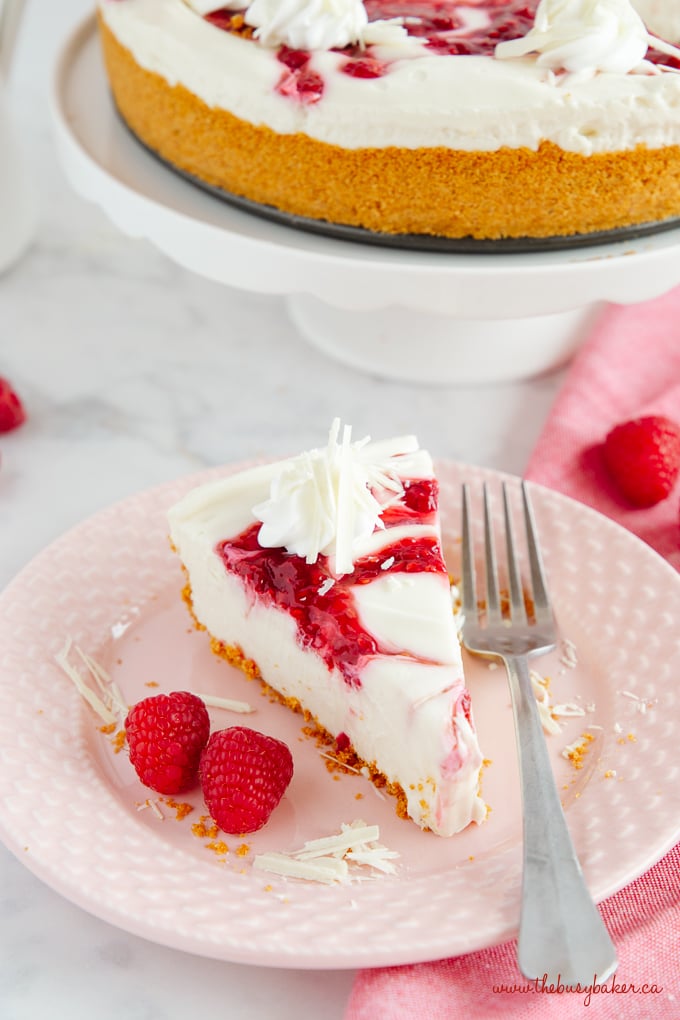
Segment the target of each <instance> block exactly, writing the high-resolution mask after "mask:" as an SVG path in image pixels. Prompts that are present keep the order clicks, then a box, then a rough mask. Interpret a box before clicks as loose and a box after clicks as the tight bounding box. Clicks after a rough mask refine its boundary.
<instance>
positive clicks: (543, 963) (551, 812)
mask: <svg viewBox="0 0 680 1020" xmlns="http://www.w3.org/2000/svg"><path fill="white" fill-rule="evenodd" d="M522 498H523V510H524V522H525V530H526V539H527V549H528V554H529V573H530V575H531V591H527V595H528V598H529V599H530V600H531V602H532V603H533V611H532V614H531V616H532V617H533V619H530V618H529V617H528V615H527V610H526V604H525V599H524V594H523V588H522V580H521V576H520V569H519V565H518V557H517V552H516V544H515V537H514V531H513V525H512V514H511V510H510V499H509V495H508V487H507V485H506V484H504V485H503V511H504V521H505V536H506V548H507V578H508V589H509V605H510V609H509V616H508V617H507V618H506V617H504V615H503V610H502V606H501V596H500V590H499V581H498V567H497V559H496V552H495V542H494V535H493V527H492V519H491V504H490V497H489V491H488V487H487V486H486V485H485V486H484V551H485V561H486V562H485V571H484V572H485V606H484V611H483V612H480V608H479V603H478V601H477V587H476V583H475V566H474V552H473V541H472V527H471V513H470V493H469V488H468V486H467V485H464V486H463V568H462V575H463V576H462V599H463V613H464V623H463V630H462V638H463V644H464V646H465V647H466V648H467V649H468V650H469V651H470V652H473V653H475V654H482V655H494V656H498V658H500V659H502V660H503V662H504V663H505V666H506V669H507V673H508V679H509V682H510V692H511V696H512V707H513V712H514V717H515V732H516V737H517V754H518V758H519V772H520V783H521V787H522V805H523V830H524V854H523V873H522V904H521V912H520V924H519V941H518V949H517V959H518V963H519V968H520V970H521V972H522V974H524V976H525V977H527V978H529V979H530V980H534V979H539V980H541V979H543V978H545V980H546V981H547V982H549V983H551V984H557V983H558V982H560V981H561V982H562V984H563V985H564V986H575V985H576V984H580V985H581V987H583V986H584V985H590V984H591V983H593V982H594V981H597V982H598V983H601V982H603V981H606V980H607V978H608V977H610V976H611V975H612V974H613V973H614V972H615V970H616V966H617V959H616V950H615V949H614V945H613V943H612V941H611V939H610V937H609V935H608V933H607V929H606V928H605V926H604V923H603V921H602V918H601V917H600V914H599V912H598V910H597V907H596V906H595V904H594V902H593V900H592V898H591V896H590V893H589V892H588V888H587V886H586V883H585V880H584V878H583V873H582V871H581V867H580V864H579V862H578V858H577V856H576V853H575V850H574V847H573V844H572V841H571V837H570V835H569V830H568V828H567V824H566V821H565V818H564V814H563V812H562V805H561V804H560V799H559V795H558V793H557V787H556V786H555V781H554V778H553V773H552V767H551V764H550V759H549V757H548V750H547V746H546V743H545V738H544V736H543V730H542V727H541V721H540V717H539V714H538V707H537V705H536V698H535V695H534V692H533V689H532V684H531V678H530V675H529V657H530V656H532V655H540V654H541V653H544V652H548V651H550V650H551V649H553V648H555V646H556V643H557V629H556V626H555V620H554V616H553V611H552V608H551V605H550V598H549V595H548V589H547V585H546V581H545V573H544V569H543V564H542V559H541V553H540V549H539V545H538V540H537V536H536V526H535V523H534V515H533V511H532V508H531V504H530V501H529V493H528V489H527V486H526V483H524V482H523V483H522Z"/></svg>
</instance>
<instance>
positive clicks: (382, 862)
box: [253, 819, 399, 884]
mask: <svg viewBox="0 0 680 1020" xmlns="http://www.w3.org/2000/svg"><path fill="white" fill-rule="evenodd" d="M379 836H380V830H379V828H378V826H377V825H366V823H365V822H362V821H361V820H359V819H357V820H355V821H354V822H352V823H351V825H347V824H343V825H342V827H341V831H340V832H337V833H333V834H332V835H331V836H322V837H321V838H320V839H312V840H308V841H307V842H306V843H305V844H304V846H303V847H302V848H301V849H300V850H296V851H294V852H293V853H290V854H284V853H277V852H270V853H264V854H258V855H257V857H255V858H254V859H253V867H255V868H257V869H258V870H259V871H270V872H272V873H273V874H276V875H283V876H285V877H288V878H302V879H306V880H308V881H311V882H323V883H325V884H331V883H333V882H347V881H349V880H350V878H351V877H352V876H351V875H350V869H349V865H350V864H355V865H357V866H359V867H362V868H363V867H369V868H373V869H375V870H376V871H381V872H382V873H383V874H394V872H395V871H396V868H395V865H394V864H393V863H392V862H393V861H394V860H395V859H396V858H397V857H398V856H399V854H398V853H397V852H396V851H394V850H388V848H387V847H385V846H382V845H381V844H380V843H378V842H377V840H378V838H379Z"/></svg>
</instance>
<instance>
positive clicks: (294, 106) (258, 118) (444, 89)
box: [100, 0, 680, 155]
mask: <svg viewBox="0 0 680 1020" xmlns="http://www.w3.org/2000/svg"><path fill="white" fill-rule="evenodd" d="M652 3H653V0H636V6H638V7H641V8H642V9H643V10H642V13H643V14H644V13H645V9H646V8H647V7H651V5H652ZM100 10H101V13H102V16H103V18H104V21H105V23H106V24H107V26H108V27H109V28H110V30H111V31H112V32H113V34H114V35H115V36H116V37H117V39H118V40H119V42H120V43H122V45H123V46H125V47H126V48H127V49H128V50H130V52H131V53H132V54H133V56H134V58H135V60H136V61H137V63H139V64H140V65H141V66H142V67H144V68H145V69H146V70H148V71H153V72H156V73H157V74H159V75H161V76H162V77H163V78H165V80H166V81H167V82H168V83H169V84H171V85H175V84H177V83H180V84H182V85H184V86H185V87H186V88H187V89H188V90H189V91H190V92H192V93H193V94H194V95H196V96H198V97H199V98H200V99H202V100H203V101H204V102H205V103H206V104H207V105H208V106H210V107H216V108H222V109H225V110H228V111H229V112H231V113H233V114H235V115H236V116H237V117H239V118H241V119H243V120H245V121H249V122H250V123H252V124H255V125H264V126H267V127H270V128H272V129H273V130H274V131H277V132H279V133H283V134H288V133H295V132H303V133H305V134H307V135H309V136H310V137H312V138H315V139H317V140H319V141H324V142H328V143H331V144H335V145H339V146H342V147H344V148H349V149H354V148H364V147H383V146H390V145H394V146H401V147H406V148H419V147H433V146H445V147H449V148H453V149H461V150H465V151H493V150H497V149H499V148H501V147H502V146H508V147H511V148H518V147H526V148H529V149H533V150H535V149H537V148H538V146H539V145H540V143H541V142H542V141H550V142H553V143H555V144H556V145H558V146H560V147H561V148H562V149H565V150H567V151H569V152H575V153H581V154H584V155H590V154H592V153H597V152H610V151H617V150H626V149H633V148H635V147H636V146H637V145H641V144H644V145H646V146H648V147H650V148H660V147H663V146H667V145H675V144H680V75H679V74H672V73H658V74H614V73H600V74H597V75H595V76H594V77H592V78H590V79H588V80H587V81H578V80H577V81H574V82H571V83H566V84H561V85H560V84H556V82H555V78H554V75H553V74H552V73H551V72H550V71H549V70H546V69H544V68H541V67H540V66H539V64H538V63H537V61H536V59H535V58H534V57H532V56H527V57H522V58H520V59H517V60H496V59H494V58H493V57H482V56H431V55H429V54H428V51H426V50H425V49H424V48H423V49H421V48H420V47H418V46H415V47H414V46H413V45H412V42H411V44H410V45H409V46H408V47H406V46H404V47H400V46H399V45H396V46H388V47H381V48H378V55H379V56H380V57H382V58H384V59H389V60H390V61H392V60H394V62H393V63H391V65H390V67H389V70H388V73H387V74H385V75H384V76H383V77H380V78H374V79H358V78H353V77H350V76H348V75H346V74H343V73H341V72H340V71H339V67H340V66H341V65H342V63H343V62H344V59H345V58H344V57H343V56H342V55H341V54H339V53H337V52H333V51H322V50H319V51H315V52H314V53H312V56H311V60H310V64H309V67H310V69H312V70H313V71H316V72H318V73H319V74H320V75H321V77H322V79H323V81H324V92H323V96H322V98H321V100H320V101H319V102H317V103H314V104H309V105H305V104H303V103H300V102H297V101H295V100H294V99H292V98H291V97H286V96H282V95H280V94H278V93H277V92H276V86H277V83H278V82H279V80H280V78H281V74H282V71H283V70H284V68H283V65H282V64H281V63H280V61H278V60H277V59H276V51H275V50H273V49H268V48H266V47H265V46H263V45H260V44H258V43H257V42H253V41H252V40H248V39H242V38H239V37H236V36H234V35H231V34H230V33H228V32H225V31H221V30H220V29H218V28H216V27H215V26H213V25H210V24H209V23H207V22H206V21H204V20H203V19H202V18H201V17H200V16H199V15H198V14H197V13H196V11H193V10H191V9H190V8H189V7H188V6H187V5H186V4H185V3H184V2H183V0H101V2H100ZM651 20H652V24H653V25H655V26H658V27H664V26H665V25H666V22H665V21H663V19H662V18H661V17H660V16H659V17H657V15H656V14H655V15H653V16H652V18H651ZM676 20H677V19H674V20H673V22H672V24H669V25H668V26H667V27H669V28H670V27H673V25H675V21H676ZM659 21H661V22H662V24H661V25H660V26H659ZM668 41H674V40H668ZM421 54H422V55H421ZM225 69H227V70H225Z"/></svg>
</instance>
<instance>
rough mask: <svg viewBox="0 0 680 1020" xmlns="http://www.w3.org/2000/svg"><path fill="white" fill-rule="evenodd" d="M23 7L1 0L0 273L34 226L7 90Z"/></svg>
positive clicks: (34, 213) (15, 0) (32, 201)
mask: <svg viewBox="0 0 680 1020" xmlns="http://www.w3.org/2000/svg"><path fill="white" fill-rule="evenodd" d="M23 5H24V0H0V273H1V272H4V270H6V269H9V268H10V267H11V266H12V265H14V263H15V262H16V261H17V259H19V258H20V257H21V256H22V255H23V253H24V252H25V250H26V249H27V248H28V246H29V244H30V243H31V241H32V240H33V236H34V234H35V229H36V223H37V203H36V197H35V193H34V191H33V187H32V181H31V178H30V176H29V174H28V173H27V170H26V167H25V165H24V160H23V157H22V151H21V140H20V135H19V131H18V128H17V125H16V124H15V123H14V122H13V120H12V116H11V112H12V111H11V104H10V96H9V94H8V88H7V85H8V79H9V71H10V66H11V62H12V54H13V52H14V44H15V41H16V37H17V33H18V29H19V22H20V20H21V12H22V8H23Z"/></svg>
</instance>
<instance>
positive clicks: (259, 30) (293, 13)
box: [245, 0, 410, 50]
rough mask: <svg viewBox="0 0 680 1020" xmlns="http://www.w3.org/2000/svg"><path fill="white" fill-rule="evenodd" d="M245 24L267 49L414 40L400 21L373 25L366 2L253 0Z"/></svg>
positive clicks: (375, 22)
mask: <svg viewBox="0 0 680 1020" xmlns="http://www.w3.org/2000/svg"><path fill="white" fill-rule="evenodd" d="M245 21H246V23H247V24H248V25H251V26H252V27H253V28H255V36H256V38H257V39H258V40H259V41H260V42H261V43H262V44H263V45H264V46H281V45H284V46H290V47H291V48H292V49H296V50H330V49H342V48H343V47H344V46H353V45H356V44H357V43H358V44H360V45H366V44H370V43H391V42H394V43H397V42H405V41H407V40H408V39H409V38H410V37H409V36H408V35H407V33H406V30H405V29H404V28H403V26H402V25H401V21H400V19H398V18H395V19H389V20H382V21H373V22H369V20H368V15H367V13H366V8H365V7H364V4H363V2H362V0H253V2H252V3H251V4H250V5H249V7H248V10H247V11H246V13H245Z"/></svg>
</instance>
